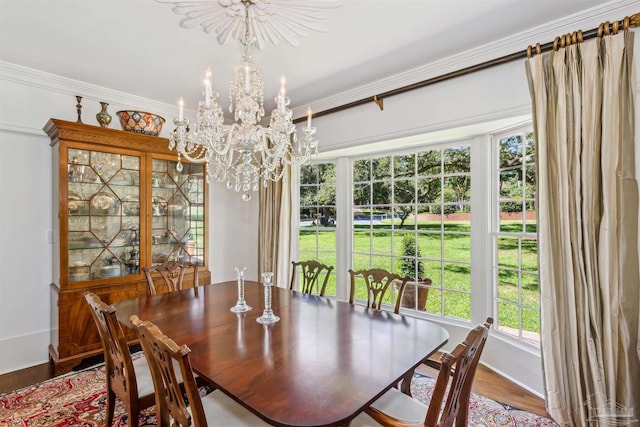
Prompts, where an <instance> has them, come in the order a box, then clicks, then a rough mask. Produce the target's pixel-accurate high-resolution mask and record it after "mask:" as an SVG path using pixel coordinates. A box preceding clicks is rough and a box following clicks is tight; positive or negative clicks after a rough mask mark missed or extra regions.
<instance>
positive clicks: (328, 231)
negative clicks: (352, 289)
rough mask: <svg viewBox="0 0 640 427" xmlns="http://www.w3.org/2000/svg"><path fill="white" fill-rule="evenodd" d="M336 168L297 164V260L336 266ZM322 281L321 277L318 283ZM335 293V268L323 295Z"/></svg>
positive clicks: (328, 164)
mask: <svg viewBox="0 0 640 427" xmlns="http://www.w3.org/2000/svg"><path fill="white" fill-rule="evenodd" d="M336 221H337V218H336V168H335V165H334V164H333V163H314V164H308V165H303V166H301V167H300V228H299V231H298V260H300V261H307V260H316V261H318V262H321V263H323V264H326V265H332V266H334V267H335V265H336V232H335V230H336ZM322 280H324V278H323V277H321V278H320V282H322ZM335 294H336V277H335V270H334V271H333V272H332V274H331V277H329V281H328V282H327V289H326V292H325V295H335Z"/></svg>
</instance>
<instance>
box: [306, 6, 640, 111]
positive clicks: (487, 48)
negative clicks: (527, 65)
mask: <svg viewBox="0 0 640 427" xmlns="http://www.w3.org/2000/svg"><path fill="white" fill-rule="evenodd" d="M637 9H638V2H637V0H616V1H612V2H608V3H605V4H603V5H599V6H596V7H593V8H591V9H588V10H586V11H583V12H581V13H577V14H574V15H569V16H567V17H562V18H560V19H557V20H555V21H552V22H549V23H547V24H545V25H541V26H538V27H535V28H532V29H529V30H526V31H522V32H520V33H518V34H514V35H512V36H509V37H506V38H503V39H500V40H497V41H495V42H492V43H489V44H486V45H484V46H481V47H478V48H474V49H472V50H468V51H465V52H461V53H459V54H455V55H451V56H449V57H447V58H444V59H441V60H438V61H435V62H431V63H429V64H425V65H423V66H420V67H416V68H413V69H410V70H407V71H405V72H403V73H400V74H395V75H393V76H389V77H387V78H384V79H380V80H377V81H375V82H371V83H369V84H366V85H362V86H359V87H356V88H353V89H351V90H348V91H345V92H342V93H340V94H337V95H333V96H330V97H327V98H323V99H320V100H316V101H312V102H311V103H312V104H313V106H314V110H315V111H317V112H319V111H325V110H328V109H330V108H334V107H337V106H340V105H345V104H348V103H350V102H354V101H356V100H359V99H366V98H373V96H374V95H376V94H380V93H384V92H387V91H389V90H393V89H397V88H400V87H404V86H408V85H411V84H414V83H417V82H420V81H423V80H427V79H430V78H433V77H438V76H442V75H444V74H447V73H450V72H453V71H457V70H461V69H464V68H467V67H471V66H473V65H477V64H481V63H483V62H486V61H490V60H492V59H496V58H500V57H502V56H506V55H510V54H512V53H514V52H521V51H524V50H526V48H527V46H529V45H535V44H536V43H540V44H544V43H547V42H550V41H553V40H554V39H555V38H556V37H557V36H558V35H561V34H566V33H567V32H573V31H577V30H579V29H583V30H585V31H586V30H589V29H591V28H596V27H597V26H598V25H599V24H600V23H601V22H604V21H607V20H608V21H612V20H614V19H622V18H624V17H625V16H627V15H632V14H634V13H637V12H638V10H637ZM306 114H307V111H306V107H298V108H295V109H294V110H293V117H294V118H298V117H304V116H306Z"/></svg>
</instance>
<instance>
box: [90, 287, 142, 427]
mask: <svg viewBox="0 0 640 427" xmlns="http://www.w3.org/2000/svg"><path fill="white" fill-rule="evenodd" d="M84 297H85V299H86V301H87V303H88V304H89V308H90V309H91V316H92V317H93V320H94V321H95V324H96V326H97V327H98V332H99V334H100V339H101V340H102V346H103V347H104V363H105V369H106V377H107V378H106V386H107V408H106V410H107V418H106V425H109V426H110V425H111V424H113V414H114V409H115V398H116V397H117V398H119V399H120V400H121V401H122V403H124V405H125V407H126V408H127V414H128V416H129V421H128V422H129V425H136V426H137V425H138V418H139V415H140V410H141V409H144V408H148V407H150V406H152V405H153V404H154V403H155V398H154V393H153V383H152V379H151V374H150V372H149V368H148V366H147V362H146V361H145V360H144V359H143V358H140V359H138V360H136V361H133V360H132V359H131V354H130V353H129V347H128V346H127V340H126V337H125V335H124V333H123V331H122V328H121V326H120V322H118V319H117V318H116V309H115V307H114V306H112V305H107V304H105V303H104V301H102V300H101V299H100V297H99V296H98V295H96V294H94V293H92V292H90V291H87V292H85V293H84Z"/></svg>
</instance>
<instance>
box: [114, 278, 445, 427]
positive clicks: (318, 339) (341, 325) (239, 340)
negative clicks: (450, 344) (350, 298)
mask: <svg viewBox="0 0 640 427" xmlns="http://www.w3.org/2000/svg"><path fill="white" fill-rule="evenodd" d="M271 288H272V289H271V294H272V298H271V301H272V302H271V306H272V310H273V312H274V313H275V315H277V316H279V317H280V320H279V321H278V322H276V323H273V324H267V325H263V324H261V323H258V322H257V321H256V319H257V318H258V317H259V316H261V315H262V314H263V309H264V304H265V298H264V291H265V290H264V286H263V285H262V284H260V283H258V282H253V281H245V283H244V296H245V300H246V303H247V304H248V305H249V306H251V307H252V309H251V310H250V311H247V312H244V313H234V312H232V311H231V310H230V308H231V307H233V306H234V305H235V304H236V302H237V300H238V290H239V284H238V283H237V282H236V281H229V282H221V283H214V284H210V285H206V286H200V287H197V288H192V289H185V290H182V291H178V292H171V293H165V294H158V295H153V296H146V297H139V298H133V299H129V300H124V301H120V302H117V303H114V304H113V305H114V306H115V308H116V313H117V317H118V320H119V321H120V322H121V323H122V324H123V325H125V326H127V327H129V328H131V322H130V319H129V318H130V316H131V315H133V314H135V315H137V316H138V317H139V318H140V319H142V320H149V321H151V322H153V323H154V324H156V325H157V326H158V327H159V328H160V330H161V331H162V332H163V333H164V334H165V335H167V336H168V337H170V338H172V339H173V340H174V341H175V342H176V343H177V344H178V345H183V344H186V345H187V346H188V347H189V348H190V349H191V353H190V354H189V358H190V361H191V364H192V367H193V370H194V371H195V372H196V373H197V374H198V375H199V376H200V377H201V378H203V379H204V380H206V381H208V382H210V383H211V384H212V385H213V386H215V387H217V388H218V389H220V390H221V391H223V392H224V393H226V394H228V395H229V396H230V397H232V398H233V399H234V400H236V401H237V402H239V403H240V404H242V405H243V406H244V407H246V408H247V409H249V410H250V411H252V412H253V413H255V414H256V415H257V416H259V417H260V418H262V419H263V420H265V421H266V422H268V423H269V424H271V425H275V426H286V427H293V426H296V427H303V426H342V425H348V422H349V421H350V420H351V419H353V418H354V417H355V416H357V415H358V414H359V413H360V412H362V411H363V410H364V409H365V408H366V407H367V406H368V405H370V404H371V403H372V402H374V401H375V400H376V399H377V398H378V397H380V396H381V395H382V394H384V393H385V392H386V391H387V390H388V389H389V388H391V387H394V386H395V385H397V383H398V382H399V381H400V380H401V379H402V377H403V376H404V375H405V374H406V373H407V372H409V371H412V370H413V369H414V368H415V367H417V366H418V365H419V364H420V363H421V362H422V361H423V360H424V359H425V358H426V357H428V356H430V355H431V354H433V353H434V352H436V351H437V350H438V349H440V348H441V347H442V346H443V345H444V344H445V343H446V342H447V340H448V338H449V335H448V333H447V331H446V330H445V329H444V328H443V327H441V326H439V325H437V324H436V323H434V322H431V321H429V320H426V319H423V318H420V317H417V316H408V315H403V314H394V313H392V312H388V311H382V310H374V309H370V308H367V307H364V306H361V305H352V304H349V303H347V302H344V301H339V300H336V299H333V298H326V297H320V296H314V295H309V294H304V293H301V292H297V291H293V290H289V289H285V288H279V287H275V286H272V287H271Z"/></svg>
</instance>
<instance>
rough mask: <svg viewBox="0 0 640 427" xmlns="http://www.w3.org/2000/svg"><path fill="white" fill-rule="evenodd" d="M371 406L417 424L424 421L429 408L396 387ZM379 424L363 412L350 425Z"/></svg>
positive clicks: (364, 426)
mask: <svg viewBox="0 0 640 427" xmlns="http://www.w3.org/2000/svg"><path fill="white" fill-rule="evenodd" d="M371 407H372V408H375V409H377V410H379V411H380V412H384V413H385V414H387V415H390V416H392V417H394V418H397V419H400V420H404V421H407V422H410V423H417V424H423V423H424V419H425V417H426V415H427V409H428V408H427V406H426V405H425V404H423V403H422V402H420V401H418V400H416V399H413V398H411V397H409V396H407V395H406V394H404V393H402V392H401V391H399V390H398V389H396V388H392V389H389V391H387V392H386V393H385V394H383V395H382V396H381V397H380V398H379V399H378V400H376V401H375V402H374V403H373V404H372V405H371ZM379 425H380V424H379V423H377V422H376V421H374V420H373V418H371V417H370V416H369V415H367V414H366V413H365V412H362V413H360V415H358V416H357V417H356V418H354V419H353V420H352V421H351V424H350V427H370V426H371V427H373V426H379Z"/></svg>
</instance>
